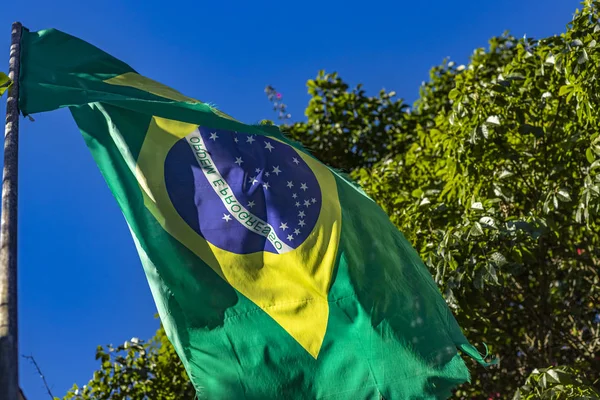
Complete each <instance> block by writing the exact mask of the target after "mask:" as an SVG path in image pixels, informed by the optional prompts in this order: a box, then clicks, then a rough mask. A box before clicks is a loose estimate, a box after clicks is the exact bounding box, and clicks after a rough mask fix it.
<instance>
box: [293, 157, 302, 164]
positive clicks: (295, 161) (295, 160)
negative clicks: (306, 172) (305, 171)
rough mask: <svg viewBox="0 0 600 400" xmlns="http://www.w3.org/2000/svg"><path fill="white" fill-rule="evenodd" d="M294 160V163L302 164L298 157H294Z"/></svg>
mask: <svg viewBox="0 0 600 400" xmlns="http://www.w3.org/2000/svg"><path fill="white" fill-rule="evenodd" d="M292 161H293V162H294V164H296V165H298V164H300V161H298V159H297V158H296V157H294V158H292Z"/></svg>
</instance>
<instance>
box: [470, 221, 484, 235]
mask: <svg viewBox="0 0 600 400" xmlns="http://www.w3.org/2000/svg"><path fill="white" fill-rule="evenodd" d="M481 235H483V228H482V227H481V224H480V223H479V222H475V223H474V224H473V226H472V227H471V236H481Z"/></svg>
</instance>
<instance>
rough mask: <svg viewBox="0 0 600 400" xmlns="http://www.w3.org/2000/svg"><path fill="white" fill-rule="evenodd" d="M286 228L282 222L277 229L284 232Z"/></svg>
mask: <svg viewBox="0 0 600 400" xmlns="http://www.w3.org/2000/svg"><path fill="white" fill-rule="evenodd" d="M287 228H288V226H287V224H286V223H285V222H282V223H281V225H279V229H281V230H282V231H285V230H286V229H287Z"/></svg>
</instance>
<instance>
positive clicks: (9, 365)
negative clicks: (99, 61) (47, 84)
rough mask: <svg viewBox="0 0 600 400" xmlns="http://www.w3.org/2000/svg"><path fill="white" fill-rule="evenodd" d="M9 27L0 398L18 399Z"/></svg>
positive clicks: (16, 29)
mask: <svg viewBox="0 0 600 400" xmlns="http://www.w3.org/2000/svg"><path fill="white" fill-rule="evenodd" d="M22 30H23V26H22V25H21V23H19V22H15V23H14V24H13V25H12V34H11V42H10V58H9V69H8V77H9V78H10V79H11V80H12V82H13V83H12V86H11V88H10V89H9V91H8V100H7V103H6V126H5V131H4V132H5V133H4V171H3V175H2V219H1V222H0V399H1V400H18V398H19V397H18V396H19V362H18V361H19V347H18V339H19V337H18V325H17V190H18V156H19V141H18V139H19V104H18V100H19V68H20V56H21V47H20V43H21V32H22Z"/></svg>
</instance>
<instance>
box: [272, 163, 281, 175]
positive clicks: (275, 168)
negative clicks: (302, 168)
mask: <svg viewBox="0 0 600 400" xmlns="http://www.w3.org/2000/svg"><path fill="white" fill-rule="evenodd" d="M273 173H274V174H275V175H277V176H279V174H280V173H281V170H280V169H279V165H278V166H276V167H273Z"/></svg>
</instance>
